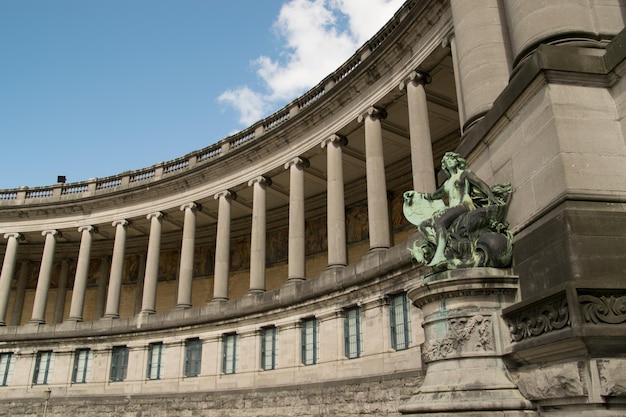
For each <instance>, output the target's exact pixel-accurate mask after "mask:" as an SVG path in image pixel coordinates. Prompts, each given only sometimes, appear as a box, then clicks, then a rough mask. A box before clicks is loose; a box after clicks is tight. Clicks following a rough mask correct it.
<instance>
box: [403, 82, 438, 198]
mask: <svg viewBox="0 0 626 417" xmlns="http://www.w3.org/2000/svg"><path fill="white" fill-rule="evenodd" d="M430 80H431V78H430V75H429V74H426V73H423V72H417V71H413V72H412V73H411V74H410V75H409V77H408V78H407V79H406V80H405V81H403V82H401V83H400V89H401V90H403V89H405V88H406V94H407V101H408V105H409V134H410V136H411V168H412V170H413V189H414V190H417V191H421V192H433V191H435V189H436V183H435V165H434V163H433V145H432V141H431V138H430V124H429V122H428V103H427V101H426V90H425V89H424V87H425V85H426V84H429V83H430Z"/></svg>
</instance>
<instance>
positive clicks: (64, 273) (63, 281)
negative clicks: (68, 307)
mask: <svg viewBox="0 0 626 417" xmlns="http://www.w3.org/2000/svg"><path fill="white" fill-rule="evenodd" d="M69 278H70V260H69V259H63V260H62V261H61V272H60V273H59V285H57V298H56V303H55V304H54V317H53V319H52V322H53V323H61V322H62V321H63V313H64V312H65V298H66V297H67V283H68V281H69Z"/></svg>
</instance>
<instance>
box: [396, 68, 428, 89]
mask: <svg viewBox="0 0 626 417" xmlns="http://www.w3.org/2000/svg"><path fill="white" fill-rule="evenodd" d="M432 80H433V77H431V75H430V74H429V73H427V72H424V71H419V70H415V71H411V73H410V74H409V75H407V77H406V78H405V79H404V80H402V81H401V82H400V85H399V86H398V88H399V89H400V90H404V89H405V88H406V87H407V86H408V85H409V84H411V83H417V84H422V85H426V84H430V83H431V82H432Z"/></svg>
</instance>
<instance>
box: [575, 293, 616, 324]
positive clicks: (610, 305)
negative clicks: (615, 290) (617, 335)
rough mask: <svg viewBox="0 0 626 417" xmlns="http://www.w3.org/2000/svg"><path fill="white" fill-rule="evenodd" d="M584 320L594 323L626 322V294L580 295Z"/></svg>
mask: <svg viewBox="0 0 626 417" xmlns="http://www.w3.org/2000/svg"><path fill="white" fill-rule="evenodd" d="M578 300H579V302H580V308H581V312H582V316H583V320H584V321H585V322H586V323H592V324H602V323H604V324H621V323H624V322H626V295H623V296H614V295H597V296H594V295H589V294H586V295H580V296H579V297H578Z"/></svg>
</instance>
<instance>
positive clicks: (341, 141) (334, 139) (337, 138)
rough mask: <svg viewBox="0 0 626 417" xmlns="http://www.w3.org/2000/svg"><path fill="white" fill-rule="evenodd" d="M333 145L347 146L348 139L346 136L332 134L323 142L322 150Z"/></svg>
mask: <svg viewBox="0 0 626 417" xmlns="http://www.w3.org/2000/svg"><path fill="white" fill-rule="evenodd" d="M331 143H332V144H335V145H337V146H347V145H348V138H347V137H345V136H344V135H340V134H339V133H335V134H332V135H330V136H329V137H327V138H326V139H324V140H323V141H322V149H323V148H326V147H327V146H328V145H330V144H331Z"/></svg>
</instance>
